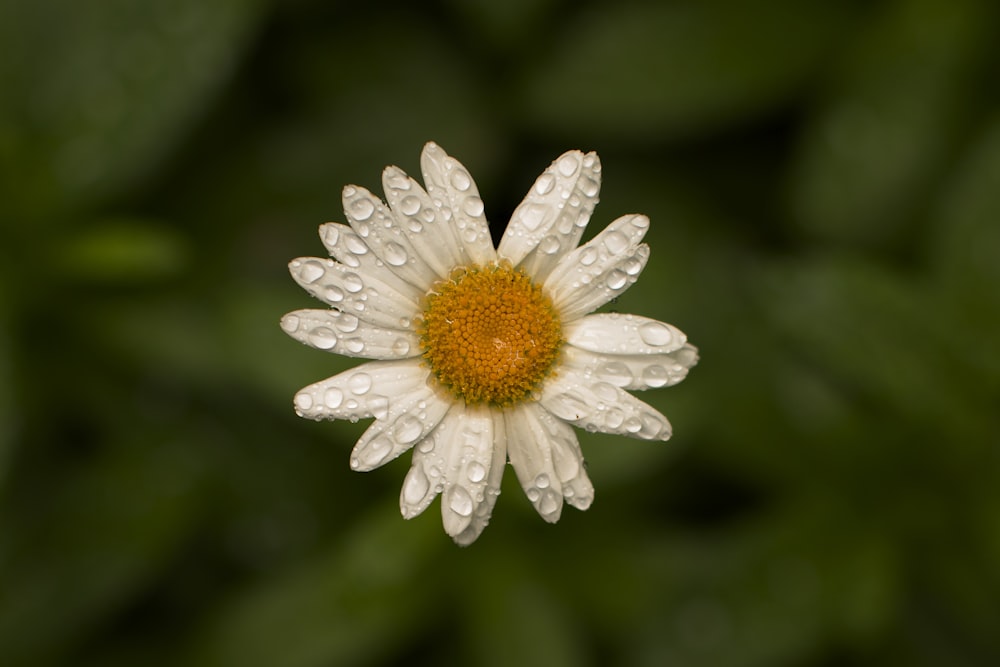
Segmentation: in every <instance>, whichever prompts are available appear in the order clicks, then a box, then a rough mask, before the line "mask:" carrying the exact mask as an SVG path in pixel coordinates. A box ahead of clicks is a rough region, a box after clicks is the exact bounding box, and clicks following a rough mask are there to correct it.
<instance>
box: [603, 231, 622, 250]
mask: <svg viewBox="0 0 1000 667" xmlns="http://www.w3.org/2000/svg"><path fill="white" fill-rule="evenodd" d="M603 240H604V247H605V248H607V249H608V252H610V253H611V254H612V255H618V254H620V253H622V252H623V251H624V250H625V249H626V248H628V237H627V236H625V235H624V234H622V233H621V232H619V231H617V230H612V231H610V232H605V233H604V239H603Z"/></svg>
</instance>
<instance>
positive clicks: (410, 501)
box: [403, 466, 431, 505]
mask: <svg viewBox="0 0 1000 667" xmlns="http://www.w3.org/2000/svg"><path fill="white" fill-rule="evenodd" d="M430 489H431V483H430V480H428V479H427V475H425V474H424V471H423V470H421V469H420V467H419V466H414V467H413V468H411V469H410V472H409V473H408V474H407V475H406V481H405V482H404V483H403V502H405V503H406V504H407V505H416V504H417V503H419V502H420V501H421V500H423V499H424V496H426V495H427V492H428V491H430Z"/></svg>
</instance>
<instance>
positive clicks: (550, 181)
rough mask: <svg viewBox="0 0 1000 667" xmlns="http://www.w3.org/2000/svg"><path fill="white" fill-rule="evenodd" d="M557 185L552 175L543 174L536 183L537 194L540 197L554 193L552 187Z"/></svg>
mask: <svg viewBox="0 0 1000 667" xmlns="http://www.w3.org/2000/svg"><path fill="white" fill-rule="evenodd" d="M555 184H556V177H555V176H553V175H552V174H542V175H541V176H539V177H538V180H537V181H535V192H537V193H538V194H540V195H547V194H549V193H550V192H552V187H553V186H554V185H555Z"/></svg>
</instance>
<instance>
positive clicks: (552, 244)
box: [538, 236, 559, 255]
mask: <svg viewBox="0 0 1000 667" xmlns="http://www.w3.org/2000/svg"><path fill="white" fill-rule="evenodd" d="M538 249H539V250H540V251H542V252H543V253H545V254H546V255H554V254H555V253H557V252H559V239H558V238H556V237H555V236H546V237H545V238H544V239H542V241H541V243H539V244H538Z"/></svg>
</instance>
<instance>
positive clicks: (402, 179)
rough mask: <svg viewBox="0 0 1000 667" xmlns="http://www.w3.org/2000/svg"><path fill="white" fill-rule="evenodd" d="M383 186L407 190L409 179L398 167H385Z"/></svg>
mask: <svg viewBox="0 0 1000 667" xmlns="http://www.w3.org/2000/svg"><path fill="white" fill-rule="evenodd" d="M385 186H386V187H387V188H389V189H392V190H409V189H410V179H409V177H408V176H407V175H406V174H405V173H404V172H403V170H401V169H400V168H399V167H387V168H386V170H385Z"/></svg>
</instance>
